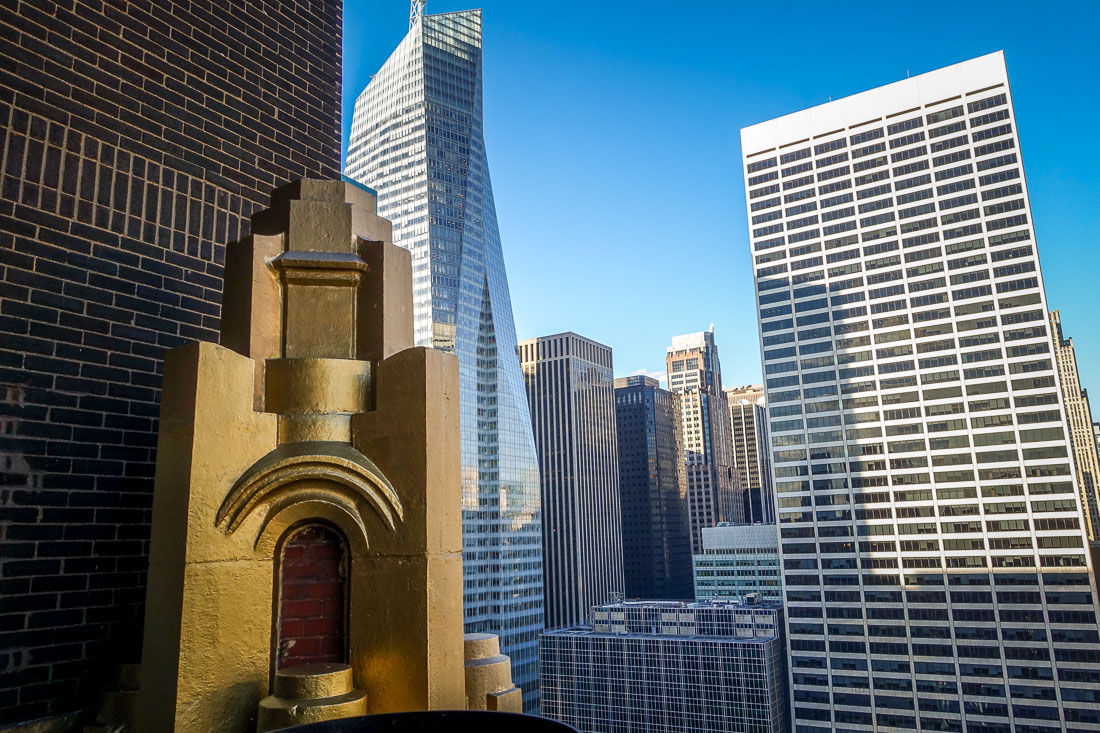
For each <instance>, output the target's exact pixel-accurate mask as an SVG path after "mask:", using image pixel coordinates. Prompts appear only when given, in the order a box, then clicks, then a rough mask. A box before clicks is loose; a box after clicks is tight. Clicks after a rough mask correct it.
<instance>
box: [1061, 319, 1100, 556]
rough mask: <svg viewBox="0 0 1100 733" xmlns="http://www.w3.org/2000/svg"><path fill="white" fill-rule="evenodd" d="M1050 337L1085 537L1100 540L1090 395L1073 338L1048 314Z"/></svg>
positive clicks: (1099, 478) (1098, 462) (1099, 469)
mask: <svg viewBox="0 0 1100 733" xmlns="http://www.w3.org/2000/svg"><path fill="white" fill-rule="evenodd" d="M1050 325H1051V329H1052V333H1051V336H1052V337H1053V338H1054V354H1055V357H1056V359H1055V361H1056V362H1057V364H1058V376H1059V377H1060V381H1061V383H1062V399H1064V400H1065V403H1066V420H1067V421H1068V422H1069V435H1070V448H1071V449H1072V450H1073V461H1074V463H1075V464H1076V468H1077V484H1078V486H1077V489H1078V491H1079V492H1080V494H1081V506H1082V508H1083V509H1084V517H1083V519H1084V521H1085V533H1086V534H1087V535H1088V538H1089V540H1098V539H1100V457H1098V456H1097V451H1096V434H1095V433H1094V432H1093V423H1092V411H1091V410H1090V409H1089V393H1088V392H1087V391H1086V390H1085V389H1084V388H1082V387H1081V379H1080V377H1079V376H1078V374H1077V357H1076V356H1075V355H1074V352H1073V338H1072V337H1071V338H1066V337H1065V336H1064V335H1063V334H1062V317H1061V316H1060V315H1059V313H1058V311H1051V314H1050Z"/></svg>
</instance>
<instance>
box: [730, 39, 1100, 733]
mask: <svg viewBox="0 0 1100 733" xmlns="http://www.w3.org/2000/svg"><path fill="white" fill-rule="evenodd" d="M741 145H742V153H743V155H744V165H745V185H746V189H747V208H748V212H747V213H748V217H749V219H750V222H751V224H750V227H751V241H752V256H753V258H754V266H755V268H756V291H757V292H756V296H757V299H758V308H759V319H760V334H761V345H762V347H763V365H764V372H765V379H766V382H767V383H766V390H767V407H768V417H769V420H770V424H769V426H768V428H769V435H770V438H771V451H772V459H773V461H774V477H775V495H776V504H777V511H778V523H779V531H780V547H779V550H780V558H781V561H782V571H783V590H784V596H785V605H786V611H787V613H786V615H787V623H788V639H789V645H790V653H791V681H792V686H791V687H792V706H793V719H794V725H793V728H794V733H829V731H839V730H844V731H849V730H850V731H871V730H875V731H877V730H889V729H898V730H918V731H942V732H944V733H962V732H963V731H965V733H1002V732H1003V733H1009V732H1010V731H1015V732H1016V733H1025V732H1026V733H1084V732H1085V731H1098V730H1100V639H1098V636H1097V631H1098V626H1097V615H1096V614H1097V605H1096V587H1095V584H1094V582H1093V577H1092V574H1091V573H1090V572H1089V570H1090V560H1089V555H1088V552H1087V543H1086V541H1085V532H1084V524H1083V521H1082V520H1083V514H1082V510H1083V507H1082V506H1081V502H1080V497H1079V495H1078V492H1077V491H1076V488H1075V485H1074V482H1075V478H1076V477H1075V475H1074V474H1075V472H1074V467H1073V462H1072V460H1071V454H1070V450H1069V449H1070V434H1069V431H1068V429H1067V422H1066V410H1065V404H1064V400H1063V397H1062V393H1061V391H1060V388H1059V375H1058V371H1057V365H1056V364H1055V362H1054V359H1055V344H1054V343H1052V340H1051V336H1052V334H1051V329H1050V322H1049V320H1048V317H1047V313H1048V306H1047V298H1046V292H1045V289H1044V286H1043V279H1042V275H1041V272H1040V267H1039V263H1040V261H1039V256H1038V251H1037V242H1036V236H1035V229H1034V226H1033V222H1032V217H1031V211H1030V204H1029V201H1028V190H1027V186H1026V184H1025V177H1024V168H1023V161H1022V158H1021V150H1020V140H1019V137H1018V135H1017V118H1016V115H1015V113H1014V110H1013V104H1012V95H1011V92H1010V90H1009V84H1008V75H1007V72H1006V69H1005V62H1004V56H1003V54H1001V53H994V54H990V55H987V56H982V57H980V58H976V59H972V60H970V61H966V62H964V63H961V64H956V65H954V66H950V67H947V68H944V69H939V70H937V71H932V72H929V73H927V74H922V75H920V76H915V77H912V78H910V79H905V80H902V81H899V82H896V83H894V84H890V85H888V86H885V87H880V88H878V89H873V90H871V91H867V92H862V93H860V94H856V95H854V96H851V97H847V98H844V99H838V100H836V101H833V102H830V103H828V104H823V105H820V106H818V107H813V108H811V109H807V110H802V111H800V112H796V113H794V114H791V115H787V116H785V117H780V118H778V119H775V120H771V121H768V122H763V123H761V124H758V125H754V126H752V127H748V128H745V129H743V130H742V131H741Z"/></svg>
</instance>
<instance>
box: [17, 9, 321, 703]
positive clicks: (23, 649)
mask: <svg viewBox="0 0 1100 733" xmlns="http://www.w3.org/2000/svg"><path fill="white" fill-rule="evenodd" d="M341 15H342V7H341V0H217V1H215V2H208V1H205V0H186V1H182V2H175V1H173V0H134V1H129V2H128V1H127V0H108V1H107V2H97V1H96V0H69V1H64V0H56V1H54V0H5V2H3V3H0V58H2V59H3V63H0V137H2V140H3V147H2V150H0V451H2V454H0V473H2V477H0V478H2V483H0V485H2V488H0V723H4V722H11V721H22V720H29V719H33V718H37V717H41V716H46V715H53V714H58V713H63V712H67V711H72V710H80V709H88V708H90V707H91V706H93V705H94V701H95V698H96V697H97V695H98V692H99V689H100V687H101V686H102V685H104V684H109V682H110V679H111V677H112V670H113V668H114V666H115V665H116V664H118V663H119V662H128V661H136V660H137V658H138V657H139V656H140V647H141V627H142V615H143V606H144V595H145V570H146V565H147V559H146V552H147V547H148V537H149V520H150V506H151V491H152V476H153V469H154V460H155V456H154V450H155V445H156V429H157V413H158V400H159V388H160V378H161V377H160V375H161V357H162V355H163V353H164V350H165V349H168V348H171V347H173V346H176V345H178V344H181V343H183V342H185V341H187V340H190V339H206V340H215V339H216V336H217V329H218V316H219V304H220V302H221V275H222V263H223V255H224V248H225V243H226V242H228V241H232V240H233V239H236V238H237V237H238V236H240V235H242V234H244V233H246V232H245V229H246V227H247V217H248V216H249V214H250V213H251V212H252V211H253V210H254V209H255V208H256V207H257V206H258V205H263V204H264V203H266V200H267V196H268V193H269V192H270V190H271V189H272V188H273V187H275V186H277V185H281V184H282V183H285V182H287V181H289V180H293V179H295V178H299V177H304V176H312V177H318V176H321V177H328V178H333V177H337V176H338V175H339V168H340V160H339V155H340V154H339V150H340V119H339V117H340V63H341V56H340V54H341V50H340V44H341V24H342V23H341Z"/></svg>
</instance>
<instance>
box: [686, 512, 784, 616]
mask: <svg viewBox="0 0 1100 733" xmlns="http://www.w3.org/2000/svg"><path fill="white" fill-rule="evenodd" d="M694 567H695V600H697V601H706V600H712V599H722V598H746V597H748V596H749V595H750V594H757V595H758V596H759V597H760V598H762V599H763V600H765V601H770V602H773V603H782V601H783V585H782V581H781V580H780V570H779V535H778V531H777V530H776V526H775V525H774V524H719V525H718V526H717V527H707V528H705V529H704V530H703V551H702V552H700V553H698V554H696V555H695V557H694Z"/></svg>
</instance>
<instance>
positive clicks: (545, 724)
mask: <svg viewBox="0 0 1100 733" xmlns="http://www.w3.org/2000/svg"><path fill="white" fill-rule="evenodd" d="M281 730H282V731H285V732H286V733H406V731H409V732H412V731H440V732H441V733H442V732H443V731H446V733H465V732H466V731H470V732H471V733H511V732H512V731H523V732H524V733H528V732H529V733H578V731H577V729H576V728H574V727H573V726H571V725H566V724H565V723H559V722H558V721H556V720H550V719H549V718H539V717H536V716H534V715H520V714H519V713H495V712H487V711H484V710H427V711H422V712H415V713H383V714H381V715H363V716H360V717H356V718H340V719H338V720H325V721H322V722H320V723H308V724H306V725H295V726H292V727H290V728H282V729H281Z"/></svg>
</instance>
